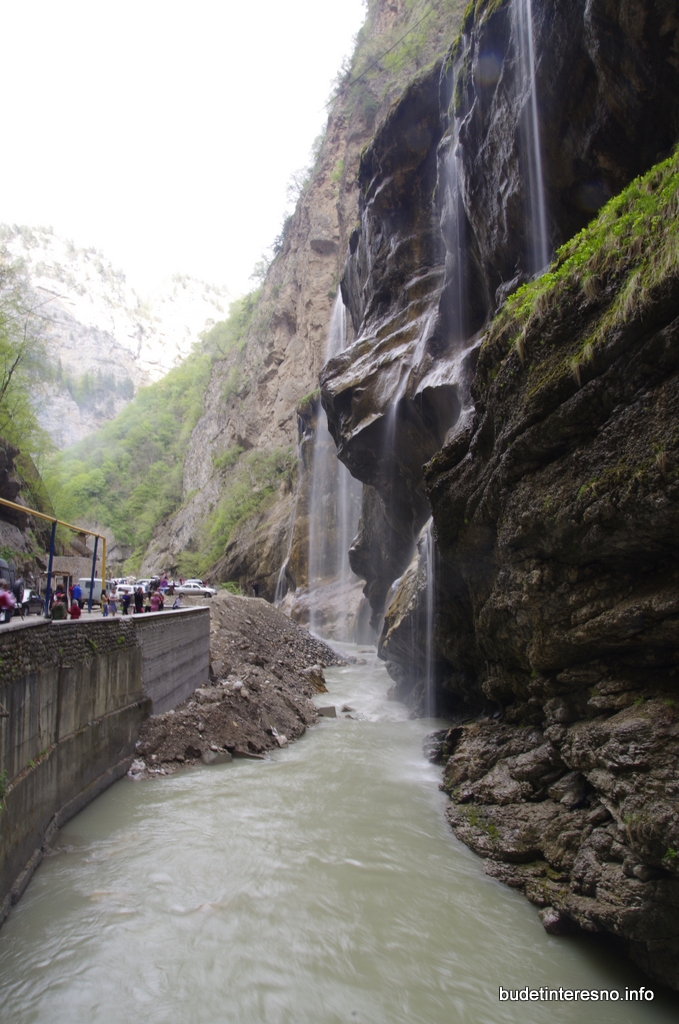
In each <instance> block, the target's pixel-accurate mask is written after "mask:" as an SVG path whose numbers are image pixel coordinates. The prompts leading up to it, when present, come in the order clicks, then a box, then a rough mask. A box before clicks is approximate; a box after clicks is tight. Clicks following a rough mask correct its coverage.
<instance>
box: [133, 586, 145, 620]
mask: <svg viewBox="0 0 679 1024" xmlns="http://www.w3.org/2000/svg"><path fill="white" fill-rule="evenodd" d="M143 611H144V591H143V590H142V589H141V587H137V589H136V590H135V592H134V613H135V615H139V614H140V613H141V612H143Z"/></svg>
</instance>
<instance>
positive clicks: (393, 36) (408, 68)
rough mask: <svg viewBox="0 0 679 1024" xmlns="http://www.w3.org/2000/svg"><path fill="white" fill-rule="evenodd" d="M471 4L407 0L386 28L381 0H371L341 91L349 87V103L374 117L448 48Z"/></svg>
mask: <svg viewBox="0 0 679 1024" xmlns="http://www.w3.org/2000/svg"><path fill="white" fill-rule="evenodd" d="M465 6H466V0H439V2H438V3H432V2H431V0H406V2H405V11H404V12H403V14H402V15H401V16H400V17H399V18H398V20H397V21H395V22H394V24H393V25H392V26H391V27H390V28H388V29H382V27H381V25H380V14H381V12H380V10H379V5H378V4H377V3H376V2H375V0H369V2H368V14H367V16H366V20H365V22H364V24H363V26H362V28H361V30H360V31H359V33H358V36H357V38H356V49H355V51H354V54H353V56H352V58H351V61H349V62H347V65H346V66H345V68H344V69H343V73H341V74H340V76H338V79H337V87H336V94H341V93H343V92H345V91H346V93H347V101H346V102H347V107H348V109H349V110H353V109H355V108H359V109H360V110H361V112H362V114H363V116H364V119H365V120H366V122H368V123H370V122H371V121H372V120H374V118H375V116H376V114H377V111H378V107H379V105H380V104H381V102H382V101H383V100H384V99H387V100H394V99H395V98H396V97H397V96H398V95H399V93H401V92H402V91H403V89H404V88H405V86H406V85H407V84H408V82H409V81H410V80H411V79H412V78H413V77H414V75H415V74H416V73H417V72H418V71H419V70H421V69H422V68H424V67H427V66H428V65H429V64H431V62H432V61H433V60H435V59H436V58H437V57H439V56H440V54H441V52H442V51H445V49H446V48H447V45H448V43H449V42H450V40H451V38H452V37H453V36H454V35H456V34H457V31H458V30H459V27H460V24H461V21H462V16H463V12H464V9H465Z"/></svg>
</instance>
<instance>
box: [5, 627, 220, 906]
mask: <svg viewBox="0 0 679 1024" xmlns="http://www.w3.org/2000/svg"><path fill="white" fill-rule="evenodd" d="M209 646H210V613H209V610H208V609H207V608H189V609H185V610H181V611H177V612H173V613H170V614H168V613H159V614H150V615H144V616H139V617H134V616H130V617H128V618H124V617H120V618H115V619H114V618H111V619H101V620H97V619H89V620H81V621H80V622H77V623H76V622H49V621H45V620H43V619H37V620H33V621H26V622H22V623H17V624H16V625H13V626H12V627H10V628H5V630H4V631H3V632H1V633H0V671H1V673H2V678H1V680H0V799H1V803H2V810H1V811H0V923H1V922H2V921H4V919H5V918H6V916H7V914H8V913H9V910H10V909H11V907H12V905H13V903H15V902H16V901H17V900H18V899H19V897H20V896H21V893H22V892H23V890H24V889H25V887H26V885H27V884H28V881H29V880H30V877H31V875H32V873H33V871H34V870H35V868H36V867H37V866H38V864H39V863H40V861H41V859H42V850H43V847H44V845H45V843H47V842H49V839H50V836H51V835H52V834H53V833H54V831H55V830H56V829H57V828H59V827H60V826H61V825H63V824H64V823H65V822H66V821H68V820H69V819H70V818H72V817H73V815H74V814H77V812H78V811H79V810H81V809H82V808H83V807H84V806H85V805H86V804H88V803H89V802H90V801H91V800H93V799H94V797H96V796H98V794H99V793H101V792H102V791H103V790H104V789H106V788H107V787H108V786H109V785H111V783H112V782H115V780H116V779H118V778H120V777H121V776H122V775H124V774H125V772H126V771H127V770H128V768H129V766H130V763H131V761H132V758H133V754H134V744H135V742H136V739H137V736H138V733H139V728H140V726H141V723H142V721H143V720H144V719H145V718H147V717H148V715H149V714H150V713H151V711H156V712H162V711H166V710H168V709H169V708H171V707H174V706H175V705H176V704H178V703H180V702H181V701H182V700H184V699H185V698H186V697H187V696H188V694H189V693H191V692H192V691H193V690H194V689H195V688H196V687H198V686H200V685H201V684H202V683H204V682H205V681H206V679H207V675H208V668H209Z"/></svg>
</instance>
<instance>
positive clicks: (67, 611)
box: [0, 577, 181, 623]
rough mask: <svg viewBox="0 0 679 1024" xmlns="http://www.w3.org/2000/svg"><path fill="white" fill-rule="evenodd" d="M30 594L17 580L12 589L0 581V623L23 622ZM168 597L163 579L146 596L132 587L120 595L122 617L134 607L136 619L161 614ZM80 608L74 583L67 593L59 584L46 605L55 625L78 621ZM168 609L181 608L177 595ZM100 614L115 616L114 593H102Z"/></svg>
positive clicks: (79, 594)
mask: <svg viewBox="0 0 679 1024" xmlns="http://www.w3.org/2000/svg"><path fill="white" fill-rule="evenodd" d="M30 594H31V591H30V590H26V588H25V587H24V583H23V580H22V579H21V577H19V578H18V579H17V580H16V581H15V583H14V585H13V586H11V585H10V583H9V581H8V580H5V579H0V623H5V622H10V621H11V620H12V618H13V616H14V615H21V618H22V619H23V617H24V614H25V611H26V609H27V607H28V604H27V602H28V598H29V597H30ZM172 595H174V587H173V586H171V585H170V584H169V583H168V581H167V577H165V579H162V580H159V581H155V580H154V582H153V583H152V584H151V585H150V588H149V593H148V594H145V593H144V590H143V588H142V587H136V588H135V589H134V591H133V592H128V593H126V594H124V595H123V597H122V598H121V600H120V604H121V607H122V612H123V615H129V614H130V608H131V607H132V606H134V607H133V611H134V614H136V615H139V614H141V613H142V612H162V611H164V609H165V599H166V597H167V596H172ZM84 604H85V602H84V599H83V592H82V588H81V587H80V585H79V584H78V583H75V584H74V585H73V586H72V587H70V588H69V590H68V592H67V591H66V589H65V588H64V586H63V584H61V583H59V584H58V585H57V586H56V588H55V590H54V594H53V595H52V599H51V601H50V616H51V618H52V619H54V620H56V621H59V620H62V621H63V620H65V619H69V618H70V619H79V618H80V616H81V615H82V611H83V607H84ZM172 608H173V609H176V608H181V599H180V597H179V595H177V596H176V597H175V600H174V602H173V604H172ZM101 610H102V614H103V615H104V616H108V615H117V613H118V599H117V598H116V596H115V593H113V592H111V593H110V594H109V593H107V592H106V591H103V592H102V595H101Z"/></svg>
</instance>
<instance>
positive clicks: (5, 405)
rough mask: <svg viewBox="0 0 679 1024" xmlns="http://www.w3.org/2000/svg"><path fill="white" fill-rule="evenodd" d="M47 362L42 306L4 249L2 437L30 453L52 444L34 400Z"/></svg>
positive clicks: (0, 276) (0, 256)
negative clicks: (27, 288)
mask: <svg viewBox="0 0 679 1024" xmlns="http://www.w3.org/2000/svg"><path fill="white" fill-rule="evenodd" d="M45 365H46V360H45V349H44V344H43V342H42V339H41V336H40V318H39V310H38V309H37V308H34V304H33V303H32V302H31V299H30V296H29V295H28V294H27V292H26V289H25V287H24V285H23V283H22V281H21V277H20V273H19V267H18V266H17V265H16V264H14V263H12V262H11V261H10V259H9V258H8V257H7V255H6V254H5V253H3V252H0V437H3V438H5V440H7V441H9V442H10V443H11V444H13V445H15V446H16V447H17V448H19V449H20V450H22V451H23V452H25V453H26V454H30V455H36V454H44V453H45V452H46V451H48V450H49V448H50V447H51V445H50V442H49V438H48V437H47V434H46V433H45V432H44V431H43V430H42V429H41V428H40V426H39V424H38V420H37V417H36V415H35V412H34V411H33V406H32V404H31V395H32V393H33V392H34V391H35V389H36V388H37V387H39V386H40V384H41V382H42V381H43V380H44V379H45Z"/></svg>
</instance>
